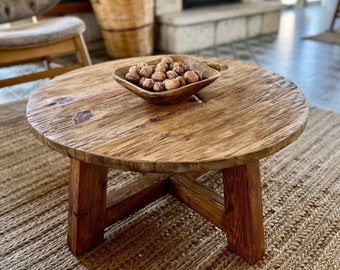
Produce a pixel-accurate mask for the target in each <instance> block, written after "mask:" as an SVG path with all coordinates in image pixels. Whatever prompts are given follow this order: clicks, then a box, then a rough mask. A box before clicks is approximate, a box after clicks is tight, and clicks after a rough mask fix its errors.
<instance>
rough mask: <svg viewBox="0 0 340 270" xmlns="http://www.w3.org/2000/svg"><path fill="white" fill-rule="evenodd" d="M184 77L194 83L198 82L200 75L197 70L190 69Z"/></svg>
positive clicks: (188, 81)
mask: <svg viewBox="0 0 340 270" xmlns="http://www.w3.org/2000/svg"><path fill="white" fill-rule="evenodd" d="M184 78H185V80H186V81H187V83H194V82H197V81H198V79H199V77H198V75H197V74H196V72H195V71H192V70H189V71H187V72H185V73H184Z"/></svg>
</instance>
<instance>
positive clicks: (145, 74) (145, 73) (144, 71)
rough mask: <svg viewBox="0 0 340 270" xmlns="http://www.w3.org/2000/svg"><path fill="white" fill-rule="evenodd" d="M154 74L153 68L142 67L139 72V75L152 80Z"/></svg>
mask: <svg viewBox="0 0 340 270" xmlns="http://www.w3.org/2000/svg"><path fill="white" fill-rule="evenodd" d="M152 73H153V68H152V67H150V66H145V67H142V68H141V69H140V71H139V75H140V76H142V77H145V78H150V77H151V75H152Z"/></svg>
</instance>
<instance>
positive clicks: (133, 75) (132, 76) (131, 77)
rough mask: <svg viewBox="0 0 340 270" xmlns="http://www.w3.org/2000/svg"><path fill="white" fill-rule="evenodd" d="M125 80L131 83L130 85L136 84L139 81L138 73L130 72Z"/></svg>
mask: <svg viewBox="0 0 340 270" xmlns="http://www.w3.org/2000/svg"><path fill="white" fill-rule="evenodd" d="M125 79H127V80H128V81H129V82H132V83H138V82H139V80H140V76H139V74H138V73H136V72H132V71H131V72H128V73H126V75H125Z"/></svg>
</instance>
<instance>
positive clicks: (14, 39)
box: [0, 16, 86, 47]
mask: <svg viewBox="0 0 340 270" xmlns="http://www.w3.org/2000/svg"><path fill="white" fill-rule="evenodd" d="M85 29H86V26H85V24H84V22H83V21H82V20H81V19H79V18H77V17H74V16H62V17H55V18H54V17H53V18H46V19H43V20H40V21H38V22H37V23H25V24H18V25H13V26H11V27H9V28H7V29H1V30H0V47H13V46H26V45H35V44H39V43H45V42H51V41H55V40H58V39H61V38H65V37H69V36H73V35H77V34H79V33H82V32H84V31H85Z"/></svg>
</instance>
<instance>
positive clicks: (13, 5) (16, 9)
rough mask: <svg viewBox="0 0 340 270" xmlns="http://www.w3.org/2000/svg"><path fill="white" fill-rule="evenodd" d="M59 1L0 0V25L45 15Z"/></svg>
mask: <svg viewBox="0 0 340 270" xmlns="http://www.w3.org/2000/svg"><path fill="white" fill-rule="evenodd" d="M58 2H59V0H15V1H13V0H0V23H7V22H13V21H17V20H21V19H26V18H29V17H32V16H35V15H39V14H42V13H45V12H46V11H48V10H50V9H51V8H52V7H54V6H55V5H56V4H57V3H58Z"/></svg>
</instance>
